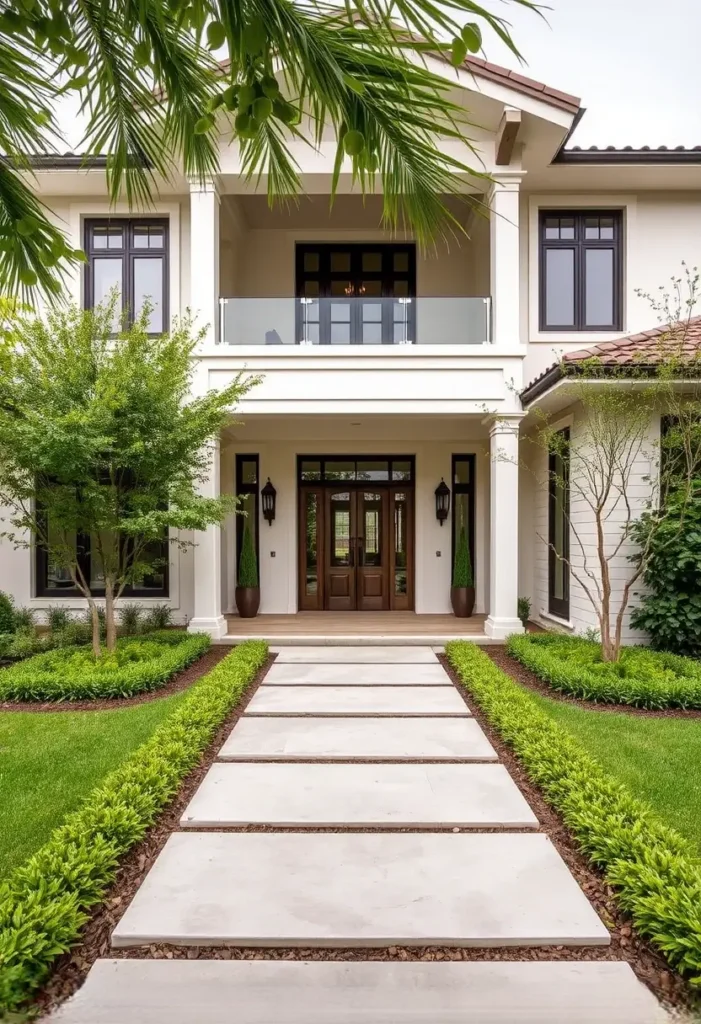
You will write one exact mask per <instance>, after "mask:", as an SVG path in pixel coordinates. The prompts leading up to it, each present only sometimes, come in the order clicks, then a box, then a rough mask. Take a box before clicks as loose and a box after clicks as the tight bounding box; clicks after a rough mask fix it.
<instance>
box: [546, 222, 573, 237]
mask: <svg viewBox="0 0 701 1024" xmlns="http://www.w3.org/2000/svg"><path fill="white" fill-rule="evenodd" d="M544 233H545V237H546V238H548V239H553V240H557V239H570V238H574V217H546V218H545V232H544Z"/></svg>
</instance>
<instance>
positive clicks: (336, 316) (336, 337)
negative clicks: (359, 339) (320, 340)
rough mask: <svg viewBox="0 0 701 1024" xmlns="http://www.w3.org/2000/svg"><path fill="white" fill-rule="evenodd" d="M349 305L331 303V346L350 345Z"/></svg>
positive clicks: (348, 303) (347, 303)
mask: <svg viewBox="0 0 701 1024" xmlns="http://www.w3.org/2000/svg"><path fill="white" fill-rule="evenodd" d="M350 329H351V304H350V302H332V303H331V344H332V345H350Z"/></svg>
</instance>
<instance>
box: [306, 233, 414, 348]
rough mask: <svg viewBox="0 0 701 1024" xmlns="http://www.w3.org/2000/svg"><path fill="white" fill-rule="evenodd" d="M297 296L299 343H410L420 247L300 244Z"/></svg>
mask: <svg viewBox="0 0 701 1024" xmlns="http://www.w3.org/2000/svg"><path fill="white" fill-rule="evenodd" d="M296 295H297V343H298V344H300V343H305V344H311V345H398V344H411V343H413V342H414V341H415V340H416V246H415V245H414V244H413V243H398V244H396V245H395V244H386V243H379V242H368V243H367V244H361V243H352V244H349V243H344V242H338V243H333V244H317V243H307V242H304V243H298V245H297V248H296Z"/></svg>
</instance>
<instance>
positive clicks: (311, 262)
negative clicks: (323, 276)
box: [304, 252, 319, 274]
mask: <svg viewBox="0 0 701 1024" xmlns="http://www.w3.org/2000/svg"><path fill="white" fill-rule="evenodd" d="M304 269H305V270H306V272H307V273H308V274H317V273H318V272H319V253H318V252H305V254H304Z"/></svg>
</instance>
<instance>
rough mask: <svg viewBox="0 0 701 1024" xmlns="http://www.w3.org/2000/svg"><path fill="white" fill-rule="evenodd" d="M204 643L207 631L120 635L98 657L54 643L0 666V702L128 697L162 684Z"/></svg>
mask: <svg viewBox="0 0 701 1024" xmlns="http://www.w3.org/2000/svg"><path fill="white" fill-rule="evenodd" d="M209 644H210V639H209V637H208V636H207V635H206V634H197V633H195V634H192V633H184V632H180V631H179V630H163V631H161V632H157V633H149V634H146V635H144V636H137V637H131V636H130V637H123V638H122V639H120V640H118V641H117V645H116V648H115V650H114V651H112V652H107V651H105V652H104V653H103V655H102V656H101V657H100V658H98V659H96V658H95V656H94V654H93V653H92V648H91V647H86V646H83V647H66V648H58V649H56V650H53V651H48V652H46V653H44V654H37V655H35V656H34V657H32V658H27V659H26V660H25V661H22V662H18V663H17V664H16V665H12V666H10V667H9V668H5V669H2V670H0V701H3V702H6V701H12V702H14V701H26V702H36V701H83V700H88V701H90V700H100V699H108V700H111V699H115V698H124V697H133V696H135V695H136V694H141V693H147V692H149V691H153V690H157V689H159V688H161V687H163V686H164V685H165V684H166V683H167V682H168V680H169V679H171V678H172V677H173V676H174V675H175V674H176V673H178V672H180V671H182V669H184V668H186V667H187V666H188V665H190V664H191V663H192V662H194V661H196V660H197V658H199V657H200V656H201V655H202V654H204V652H205V651H206V650H207V649H208V647H209Z"/></svg>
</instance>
